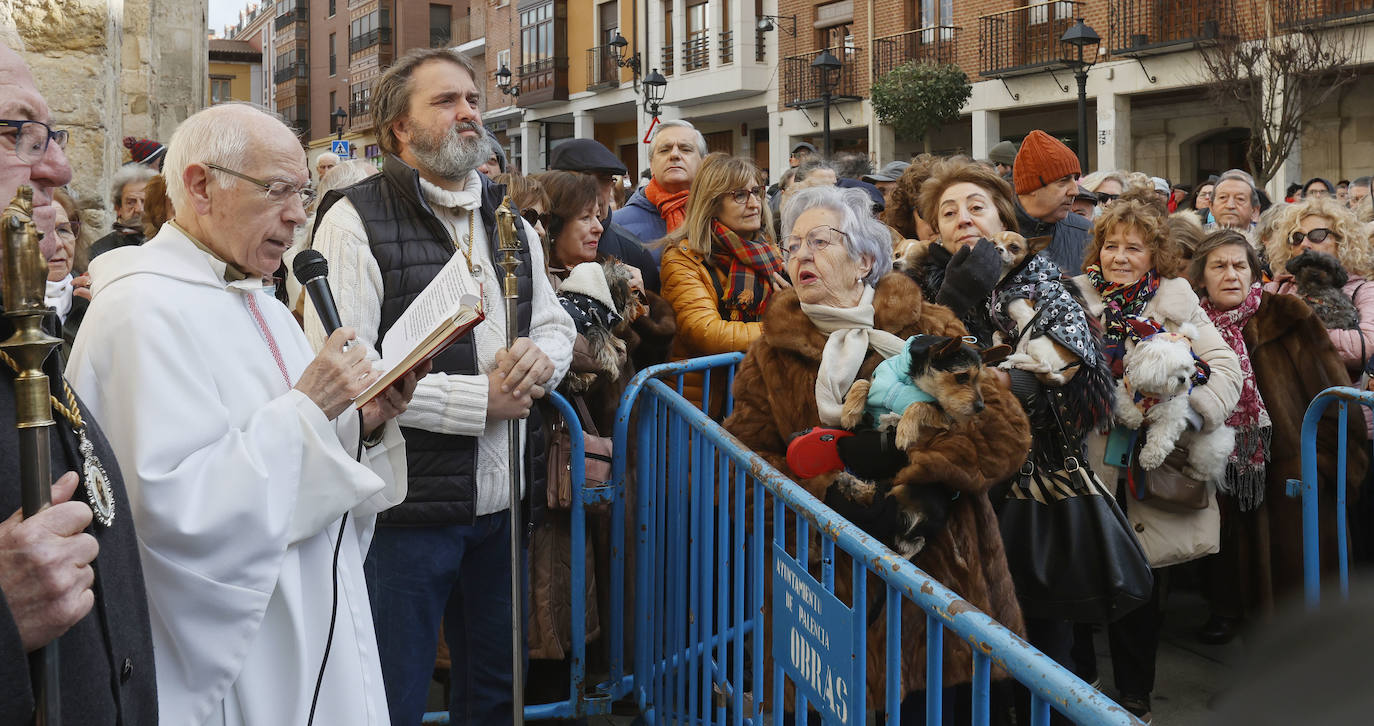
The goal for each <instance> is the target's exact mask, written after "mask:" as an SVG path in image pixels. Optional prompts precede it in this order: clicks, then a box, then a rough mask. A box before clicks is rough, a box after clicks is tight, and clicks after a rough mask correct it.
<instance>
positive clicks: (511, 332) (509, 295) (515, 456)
mask: <svg viewBox="0 0 1374 726" xmlns="http://www.w3.org/2000/svg"><path fill="white" fill-rule="evenodd" d="M516 219H517V217H516V216H515V211H514V210H513V209H511V204H510V196H509V195H508V196H506V198H505V200H504V201H502V202H501V206H500V207H497V208H496V236H497V237H498V238H499V240H500V247H499V250H500V252H501V261H500V262H499V263H498V264H500V265H501V267H503V268H505V270H506V277H505V279H504V280H503V281H502V283H503V284H502V288H501V292H502V297H503V298H505V301H506V349H507V350H509V349H510V348H511V346H513V345H515V339H516V338H517V337H519V336H520V320H519V318H518V317H517V313H518V308H519V304H520V300H519V298H520V281H519V279H517V278H516V277H515V270H516V268H518V267H519V266H520V260H519V258H517V257H516V253H518V252H519V251H520V238H519V237H517V236H516V234H515V225H516ZM535 272H536V271H531V274H534V273H535ZM507 424H508V426H509V429H508V439H509V442H510V451H509V463H510V602H511V629H510V632H511V645H510V651H511V656H510V657H511V691H512V693H511V696H512V698H511V718H512V721H511V722H512V723H514V724H516V726H521V725H522V724H524V723H525V668H524V666H525V622H524V612H525V608H524V603H523V597H522V593H521V591H520V583H521V581H522V580H523V577H522V573H521V572H520V562H521V557H520V550H521V543H520V539H521V538H520V532H521V530H522V529H523V525H524V523H523V522H522V521H521V519H522V518H521V516H520V511H521V509H520V475H521V466H520V419H517V418H513V419H511V420H510V421H509V422H507Z"/></svg>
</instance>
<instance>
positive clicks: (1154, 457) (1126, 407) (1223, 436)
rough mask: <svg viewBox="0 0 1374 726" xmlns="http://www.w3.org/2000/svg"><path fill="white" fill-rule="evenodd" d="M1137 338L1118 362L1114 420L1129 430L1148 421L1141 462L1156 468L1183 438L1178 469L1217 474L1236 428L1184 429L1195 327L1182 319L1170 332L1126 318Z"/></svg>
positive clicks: (1200, 476) (1199, 475)
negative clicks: (1183, 456) (1121, 370)
mask: <svg viewBox="0 0 1374 726" xmlns="http://www.w3.org/2000/svg"><path fill="white" fill-rule="evenodd" d="M1131 325H1132V327H1133V328H1136V332H1137V333H1138V334H1139V335H1140V336H1141V340H1140V342H1139V343H1137V344H1136V346H1135V347H1134V348H1132V349H1131V350H1130V352H1128V353H1126V357H1125V359H1124V361H1123V363H1124V366H1125V375H1124V376H1122V378H1121V381H1120V382H1119V383H1118V384H1117V389H1116V397H1117V401H1116V419H1117V421H1119V422H1121V423H1122V424H1125V425H1126V426H1129V427H1131V428H1133V429H1138V428H1140V426H1141V424H1142V423H1148V424H1149V429H1147V430H1146V433H1145V443H1144V445H1143V446H1142V447H1141V449H1140V458H1139V461H1140V467H1141V468H1142V469H1145V470H1147V471H1148V470H1150V469H1155V468H1157V467H1159V465H1160V464H1163V463H1164V459H1165V457H1167V456H1168V455H1169V452H1171V451H1173V450H1174V447H1175V445H1176V444H1177V443H1178V442H1179V439H1180V438H1183V439H1184V441H1183V443H1184V444H1185V445H1187V447H1188V463H1187V465H1186V466H1185V467H1184V470H1183V473H1184V474H1187V475H1188V476H1190V477H1192V478H1194V479H1197V480H1199V481H1204V482H1205V481H1212V480H1214V479H1216V478H1217V477H1219V476H1220V475H1221V473H1222V470H1223V469H1224V468H1225V466H1226V460H1227V458H1228V457H1229V456H1230V455H1231V450H1232V448H1234V447H1235V430H1234V429H1232V428H1231V427H1230V426H1218V427H1216V428H1215V429H1212V430H1211V431H1188V393H1189V392H1190V391H1192V390H1193V379H1194V376H1195V375H1196V373H1197V365H1196V360H1197V359H1196V358H1195V357H1194V355H1193V348H1192V339H1193V338H1196V337H1197V334H1198V332H1197V328H1196V327H1195V326H1193V325H1192V324H1190V323H1184V324H1183V325H1182V326H1180V327H1179V329H1178V330H1177V331H1175V332H1167V331H1163V332H1157V331H1156V328H1154V327H1151V326H1150V325H1149V324H1148V323H1143V322H1140V323H1138V322H1137V321H1131Z"/></svg>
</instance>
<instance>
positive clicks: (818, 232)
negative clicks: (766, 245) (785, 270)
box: [782, 224, 849, 262]
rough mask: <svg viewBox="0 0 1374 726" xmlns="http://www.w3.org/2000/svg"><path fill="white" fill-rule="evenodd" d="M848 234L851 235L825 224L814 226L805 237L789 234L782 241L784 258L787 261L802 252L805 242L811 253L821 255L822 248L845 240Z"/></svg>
mask: <svg viewBox="0 0 1374 726" xmlns="http://www.w3.org/2000/svg"><path fill="white" fill-rule="evenodd" d="M848 236H849V235H847V234H845V233H844V232H841V231H840V230H838V229H835V228H834V227H831V226H828V225H824V224H823V225H821V226H819V227H813V228H812V229H811V231H810V232H807V233H806V237H805V238H802V237H798V236H797V235H795V234H793V235H788V236H787V238H786V239H784V240H783V241H782V259H783V261H784V262H785V261H787V260H789V259H791V258H793V257H795V256H797V255H799V254H801V249H802V243H803V242H805V243H806V246H807V247H810V248H811V254H813V255H819V254H820V253H821V250H824V249H825V248H827V247H829V246H830V245H833V244H835V243H837V242H841V241H843V240H844V239H846V238H847V237H848Z"/></svg>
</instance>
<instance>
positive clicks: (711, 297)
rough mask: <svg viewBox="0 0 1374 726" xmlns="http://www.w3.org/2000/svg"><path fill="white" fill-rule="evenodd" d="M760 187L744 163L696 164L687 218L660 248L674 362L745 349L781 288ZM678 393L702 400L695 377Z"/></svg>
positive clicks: (712, 160)
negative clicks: (673, 323)
mask: <svg viewBox="0 0 1374 726" xmlns="http://www.w3.org/2000/svg"><path fill="white" fill-rule="evenodd" d="M764 183H765V181H764V178H763V174H762V173H760V172H759V168H758V167H757V166H755V165H754V162H752V161H750V160H748V159H743V158H737V157H732V156H729V155H727V154H720V153H716V154H711V155H710V156H707V157H706V159H705V160H703V161H702V162H701V167H700V168H699V169H698V170H697V175H696V178H694V179H693V180H692V188H691V192H690V193H689V194H688V196H687V210H686V218H685V220H684V222H683V224H682V226H681V227H679V228H678V229H677V230H675V231H674V232H673V233H671V234H670V235H668V237H667V238H666V239H664V240H663V241H662V242H661V244H662V245H663V246H664V250H663V263H662V275H661V278H662V283H663V297H664V298H665V299H667V301H668V302H669V303H671V304H672V306H673V310H674V311H675V312H676V314H677V338H676V340H674V342H673V354H672V357H673V360H682V359H685V358H695V357H697V356H703V355H711V354H714V353H731V352H735V351H744V350H745V349H747V348H748V347H749V344H750V343H752V342H754V340H755V339H756V338H758V337H759V334H760V333H761V332H762V328H763V324H762V322H761V321H762V319H763V313H764V310H766V309H767V307H768V302H769V300H770V299H771V298H772V297H773V295H774V294H775V293H776V292H777V291H778V290H781V289H783V288H786V287H788V282H787V280H786V279H785V278H784V277H783V262H782V257H781V256H780V254H779V252H778V248H777V246H776V244H775V243H774V242H773V235H772V229H773V221H772V215H771V214H770V212H769V209H768V200H767V199H766V197H765V194H766V187H765V186H764ZM684 395H686V396H687V399H688V400H691V401H694V402H700V401H701V400H702V391H701V384H700V379H699V378H698V379H690V378H689V380H688V381H687V383H686V388H685V392H684ZM723 395H724V387H723V386H716V387H715V388H714V390H713V391H712V399H713V400H716V399H718V398H723ZM715 410H716V409H715V408H714V406H713V408H712V411H713V412H714V411H715Z"/></svg>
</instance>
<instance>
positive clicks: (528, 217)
mask: <svg viewBox="0 0 1374 726" xmlns="http://www.w3.org/2000/svg"><path fill="white" fill-rule="evenodd" d="M520 216H521V217H524V218H525V221H526V222H529V223H530V226H531V227H538V226H539V225H540V224H543V225H544V227H545V228H546V229H547V228H548V226H549V215H547V214H540V213H539V212H537V211H535V210H533V209H522V210H520Z"/></svg>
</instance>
